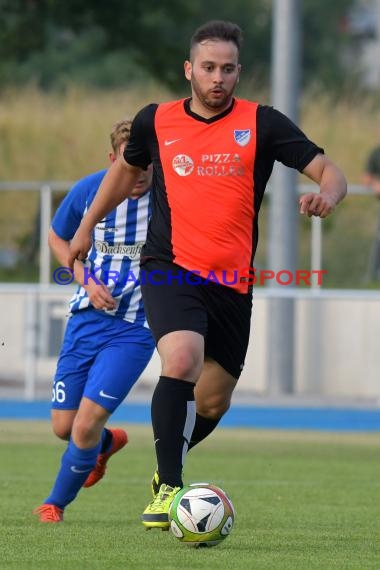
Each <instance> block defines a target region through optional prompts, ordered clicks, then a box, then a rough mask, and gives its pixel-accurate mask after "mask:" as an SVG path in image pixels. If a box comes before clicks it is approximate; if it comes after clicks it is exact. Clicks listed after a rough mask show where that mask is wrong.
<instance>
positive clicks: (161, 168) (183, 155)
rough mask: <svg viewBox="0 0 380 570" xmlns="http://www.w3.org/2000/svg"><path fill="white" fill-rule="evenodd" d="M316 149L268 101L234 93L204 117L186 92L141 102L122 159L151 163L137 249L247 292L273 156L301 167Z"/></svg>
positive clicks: (299, 168)
mask: <svg viewBox="0 0 380 570" xmlns="http://www.w3.org/2000/svg"><path fill="white" fill-rule="evenodd" d="M318 153H323V149H321V148H319V147H318V146H316V145H315V144H314V143H313V142H311V141H310V140H309V139H308V138H307V137H306V136H305V134H304V133H303V132H302V131H301V130H300V129H299V128H298V127H297V126H296V125H295V124H294V123H293V122H292V121H290V120H289V119H288V118H287V117H286V116H285V115H283V114H282V113H280V112H279V111H276V110H275V109H273V108H272V107H269V106H262V105H259V104H258V103H254V102H250V101H245V100H242V99H234V100H233V103H232V105H231V107H230V108H229V109H227V110H226V111H224V112H223V113H221V114H219V115H217V116H216V117H212V118H211V119H204V118H203V117H200V116H199V115H196V114H195V113H193V112H192V111H191V110H190V99H183V100H179V101H173V102H169V103H163V104H160V105H157V104H151V105H148V106H146V107H144V108H143V109H142V110H141V111H140V112H139V113H138V114H137V115H136V117H135V119H134V121H133V124H132V129H131V137H130V141H129V144H128V146H127V148H126V149H125V152H124V158H125V160H126V161H127V162H128V163H129V164H132V165H134V166H139V167H141V168H144V169H146V168H147V166H148V165H149V164H150V163H151V162H152V163H153V196H152V218H151V221H150V224H149V230H148V236H147V242H146V245H145V247H144V250H143V256H144V257H153V258H157V259H162V260H166V261H172V262H174V263H176V264H177V265H179V266H181V267H183V268H184V269H186V270H188V271H193V272H196V273H198V274H199V275H201V276H202V277H205V278H207V277H209V276H210V275H212V276H215V277H216V280H217V282H219V283H223V284H229V286H231V287H233V288H234V289H236V290H238V291H239V292H241V293H246V292H247V290H248V285H247V283H245V282H241V280H240V279H236V278H234V276H235V277H236V275H239V273H240V271H241V270H242V269H244V268H248V267H251V266H252V264H253V257H254V254H255V251H256V247H257V239H258V226H257V221H258V214H259V210H260V205H261V202H262V199H263V195H264V191H265V187H266V184H267V182H268V179H269V177H270V175H271V173H272V169H273V165H274V162H275V160H278V161H280V162H282V163H283V164H285V165H286V166H289V167H291V168H295V169H297V170H299V171H300V172H301V171H302V170H303V169H304V168H305V167H306V166H307V165H308V164H309V162H310V161H311V160H312V159H313V158H314V157H315V156H316V155H317V154H318Z"/></svg>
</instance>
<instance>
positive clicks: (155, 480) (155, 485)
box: [150, 469, 160, 499]
mask: <svg viewBox="0 0 380 570" xmlns="http://www.w3.org/2000/svg"><path fill="white" fill-rule="evenodd" d="M150 488H151V489H152V497H153V499H155V498H156V497H157V495H158V492H159V490H160V476H159V474H158V471H157V469H156V471H155V472H154V475H153V477H152V481H151V482H150Z"/></svg>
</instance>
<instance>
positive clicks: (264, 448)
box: [0, 421, 380, 570]
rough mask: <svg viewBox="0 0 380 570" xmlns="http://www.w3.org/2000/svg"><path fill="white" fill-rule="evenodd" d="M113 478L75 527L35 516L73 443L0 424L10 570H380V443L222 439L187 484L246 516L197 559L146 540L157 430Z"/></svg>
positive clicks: (40, 430)
mask: <svg viewBox="0 0 380 570" xmlns="http://www.w3.org/2000/svg"><path fill="white" fill-rule="evenodd" d="M127 430H128V432H129V435H130V443H129V444H128V446H127V447H126V448H125V449H124V450H123V451H122V452H120V453H119V454H118V455H116V456H115V457H113V458H112V460H111V461H110V464H109V469H108V473H107V475H106V477H105V478H104V479H103V481H101V482H100V483H99V484H98V485H96V486H95V487H92V488H90V489H83V490H82V491H81V492H80V493H79V495H78V497H77V499H76V501H74V502H73V503H72V504H71V505H70V506H69V507H67V509H66V511H65V522H64V523H63V524H57V525H47V524H45V525H43V524H41V523H39V522H38V520H37V519H36V517H34V516H33V515H32V514H31V511H32V509H33V508H34V507H36V506H37V505H39V504H40V503H41V502H42V501H43V499H44V498H45V497H46V496H47V495H48V493H49V491H50V487H51V485H52V483H53V479H54V476H55V473H56V470H57V467H58V464H59V461H60V456H61V453H62V452H63V450H64V447H65V444H64V443H63V442H60V441H58V440H57V439H56V438H54V437H53V435H52V434H51V432H50V426H49V424H48V423H46V422H39V423H38V422H29V421H28V422H18V421H7V422H6V421H2V422H0V513H1V518H0V568H1V569H2V570H3V569H4V570H7V569H13V568H14V569H16V568H17V569H21V570H24V569H36V570H37V569H46V570H52V569H54V568H59V569H60V570H68V569H70V570H71V569H73V570H74V569H75V570H82V569H98V568H99V569H102V570H119V569H120V570H135V569H136V570H137V569H139V570H140V569H141V570H177V569H179V570H182V569H188V570H198V569H199V570H219V569H220V570H229V569H232V570H251V569H252V570H254V569H258V570H266V569H268V570H298V569H299V570H313V569H317V568H318V569H323V570H330V569H339V570H343V569H344V570H346V569H347V570H348V569H357V570H363V569H367V568H373V569H376V570H378V569H379V568H380V469H379V459H380V449H379V448H380V435H379V434H372V435H370V434H356V435H355V434H331V433H330V434H327V433H315V432H314V433H313V432H308V433H307V432H304V433H301V432H279V431H276V432H274V431H260V430H237V429H228V430H227V429H221V428H220V429H219V430H217V431H216V432H215V434H213V435H212V436H210V438H209V439H208V440H207V441H206V442H204V443H203V444H201V445H199V446H198V448H195V449H194V450H193V451H192V452H191V453H190V454H189V456H188V458H187V462H186V467H185V481H186V482H187V483H189V482H195V481H212V482H214V483H216V484H218V485H219V486H221V487H222V488H224V489H225V490H226V491H227V492H228V494H229V495H230V497H231V499H232V501H233V503H234V506H235V509H236V512H237V517H236V521H235V525H234V529H233V531H232V534H231V536H229V537H228V538H227V539H226V540H225V541H224V542H223V543H222V544H221V545H220V546H217V547H216V548H210V549H201V550H195V549H192V548H190V547H187V546H185V545H183V544H181V543H180V542H178V541H177V540H176V539H175V537H174V536H173V535H172V534H171V533H170V532H162V531H156V530H151V531H149V532H147V531H145V530H144V528H143V526H142V525H141V523H140V520H139V517H140V514H141V512H142V510H143V509H144V508H145V506H146V504H147V503H148V502H149V500H150V488H149V482H150V478H151V475H152V473H153V471H154V468H155V458H154V451H153V443H152V437H151V430H150V427H149V426H146V427H145V426H136V425H132V426H127Z"/></svg>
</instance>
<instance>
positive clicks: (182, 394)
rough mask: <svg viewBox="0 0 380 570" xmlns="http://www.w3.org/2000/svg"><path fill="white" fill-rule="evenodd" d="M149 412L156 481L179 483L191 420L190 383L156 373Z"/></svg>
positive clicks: (193, 412)
mask: <svg viewBox="0 0 380 570" xmlns="http://www.w3.org/2000/svg"><path fill="white" fill-rule="evenodd" d="M151 413H152V426H153V434H154V443H155V446H156V455H157V467H158V472H159V474H160V484H161V483H166V484H167V485H170V486H171V487H182V485H183V483H182V465H183V462H184V458H185V456H186V453H187V449H188V444H189V441H190V436H191V434H192V431H193V428H194V423H195V402H194V384H192V383H191V382H186V381H185V380H179V379H177V378H169V377H167V376H160V379H159V381H158V384H157V386H156V388H155V390H154V393H153V397H152V409H151Z"/></svg>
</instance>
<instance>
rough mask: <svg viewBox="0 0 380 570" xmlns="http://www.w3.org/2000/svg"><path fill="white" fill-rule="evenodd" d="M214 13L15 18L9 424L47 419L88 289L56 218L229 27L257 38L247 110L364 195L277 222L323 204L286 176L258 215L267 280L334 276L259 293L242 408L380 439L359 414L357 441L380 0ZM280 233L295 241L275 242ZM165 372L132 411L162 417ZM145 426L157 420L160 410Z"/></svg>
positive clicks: (375, 421) (6, 270) (378, 314)
mask: <svg viewBox="0 0 380 570" xmlns="http://www.w3.org/2000/svg"><path fill="white" fill-rule="evenodd" d="M203 4H204V3H201V2H200V0H199V1H197V0H192V2H191V3H190V2H188V1H187V0H181V1H176V2H174V1H173V0H162V1H161V2H160V3H159V6H158V4H157V3H156V2H154V0H144V1H143V2H137V3H135V4H134V5H131V6H128V8H126V7H125V4H124V3H122V2H120V1H119V0H113V1H112V2H108V3H101V2H92V3H91V5H90V6H89V4H88V3H87V2H84V1H83V2H78V1H77V2H74V1H73V0H67V1H66V2H65V3H61V2H58V1H53V2H49V3H44V2H33V1H29V2H26V1H22V0H17V1H14V2H12V3H8V4H7V3H5V4H2V6H0V16H1V21H2V22H4V26H2V28H1V30H0V40H1V41H0V46H1V47H0V85H1V88H0V156H1V160H0V221H1V227H2V232H1V236H0V281H1V283H0V311H1V315H2V316H1V324H0V400H1V401H2V404H1V405H0V414H3V415H5V416H6V415H7V411H6V410H7V409H8V410H10V409H11V406H13V409H14V410H18V409H19V408H17V405H16V403H17V402H40V401H42V402H43V403H45V408H46V410H47V408H48V406H47V402H48V401H49V397H50V386H51V379H52V375H53V374H54V369H55V362H56V358H57V354H58V350H59V347H60V343H61V340H62V335H63V331H64V326H65V322H66V314H67V301H68V299H69V298H70V295H71V293H72V291H73V290H74V288H73V286H72V285H67V286H59V285H57V284H55V283H54V282H53V279H52V275H53V270H54V268H55V267H56V264H55V262H54V260H52V259H51V257H50V254H49V250H48V248H47V241H46V236H47V231H48V228H49V224H50V220H51V216H52V213H53V212H54V210H55V208H56V207H57V204H58V203H59V201H60V199H62V196H63V195H64V193H65V192H67V191H68V189H69V188H70V184H71V182H72V181H74V180H75V179H77V178H79V177H82V176H83V175H85V174H87V173H89V172H91V171H92V170H98V169H101V168H103V167H104V166H105V165H106V152H107V149H108V146H107V141H108V133H109V130H110V127H111V125H112V124H113V123H114V122H115V121H116V120H118V119H119V118H120V117H122V116H125V115H129V116H132V115H133V114H134V113H135V111H136V110H137V109H139V108H140V107H141V106H142V105H143V104H145V103H148V102H150V101H152V100H156V101H160V100H165V99H168V98H172V97H177V96H182V95H184V94H186V93H187V86H186V85H185V82H184V80H183V78H182V61H183V60H184V59H185V58H186V55H187V42H188V38H189V36H190V34H191V31H192V30H193V29H194V28H195V27H196V26H198V25H199V24H201V23H202V22H203V21H205V20H207V19H213V18H223V19H231V20H233V21H236V22H238V23H239V24H240V25H241V26H242V28H243V30H244V32H245V45H244V49H243V53H242V61H243V66H244V73H243V76H244V81H242V84H241V87H240V91H239V93H238V94H239V95H240V96H244V97H247V98H251V99H256V98H257V99H258V100H260V102H262V103H272V104H275V106H276V107H278V108H280V110H282V111H284V112H285V113H287V114H289V115H290V116H293V117H294V118H296V119H297V122H298V123H299V124H300V125H301V127H302V128H304V129H305V131H306V132H307V133H308V135H309V136H310V137H311V138H313V139H314V140H315V141H316V142H317V143H318V144H320V145H321V146H323V147H324V148H325V150H326V152H327V153H328V154H329V155H330V156H331V157H332V158H333V160H335V161H336V162H337V163H338V164H339V165H340V166H341V167H342V169H343V171H344V172H345V173H346V176H347V178H348V181H349V195H348V197H347V198H346V200H345V202H344V203H343V204H342V205H341V206H340V207H339V208H338V209H337V211H336V212H335V213H334V215H333V216H332V217H331V218H329V219H328V220H326V221H323V222H322V223H321V222H320V220H317V219H315V220H312V221H310V220H302V219H299V216H298V215H294V212H296V209H295V208H294V203H293V204H292V202H291V200H289V201H288V205H285V206H284V205H282V210H281V219H279V218H278V210H277V214H276V200H277V198H278V197H279V196H280V194H281V191H282V190H284V189H283V188H282V185H283V186H284V188H285V187H286V191H287V192H289V194H286V193H285V196H290V197H291V198H292V199H293V198H294V197H296V195H297V194H298V193H300V192H303V191H305V190H306V189H307V188H305V179H300V178H293V179H291V180H290V181H289V180H284V179H281V176H275V177H274V180H273V182H272V184H271V186H270V188H269V191H268V195H267V196H266V198H265V200H264V205H263V210H262V213H261V214H260V215H261V233H260V242H259V248H258V254H257V258H256V263H255V267H257V268H259V269H275V267H276V265H277V270H280V269H282V270H290V271H293V272H294V271H295V270H296V269H300V270H319V269H322V270H326V272H327V273H326V275H325V276H324V278H323V282H322V285H320V284H318V283H317V282H316V280H313V282H312V285H311V286H310V287H294V284H293V286H292V284H291V285H290V286H287V287H285V286H280V287H273V283H268V285H267V286H260V287H256V289H255V293H254V316H253V330H252V335H251V343H250V348H249V351H248V357H247V361H246V367H245V370H244V372H243V375H242V378H241V381H240V382H239V386H238V389H237V390H236V395H235V403H236V404H237V405H240V404H241V405H247V404H249V405H254V406H258V407H260V406H261V407H262V408H265V407H267V406H269V407H271V409H272V411H273V409H274V408H276V410H278V409H279V408H284V409H290V408H292V409H294V408H295V407H297V408H298V409H300V408H302V409H306V410H311V409H313V408H314V409H316V408H318V409H320V410H326V407H328V408H330V409H337V410H340V411H342V410H343V411H344V410H346V411H347V410H357V411H362V412H363V414H364V413H365V412H368V414H371V419H370V420H369V421H368V422H367V423H365V422H364V424H361V423H360V421H359V420H358V419H356V420H355V418H354V416H350V417H349V419H347V422H346V423H345V427H344V429H349V427H350V425H351V427H352V429H355V428H359V429H361V428H360V426H362V425H366V426H367V427H368V426H369V429H379V430H380V414H379V415H377V410H378V408H379V406H380V386H379V359H378V338H379V336H380V287H379V284H380V281H379V279H380V276H379V268H378V267H377V266H376V263H375V261H374V259H375V257H374V251H375V250H376V245H377V240H376V231H377V227H378V218H379V213H380V212H379V203H378V200H376V199H375V198H374V197H373V196H372V195H371V192H370V190H369V189H368V188H365V187H363V186H362V184H361V175H362V171H363V168H364V164H365V159H366V157H367V155H368V153H369V151H370V150H371V149H372V147H373V146H375V145H376V144H380V103H379V99H378V90H379V87H380V0H367V1H357V0H337V1H336V2H335V3H334V4H333V5H327V4H330V3H321V2H319V1H317V0H304V1H303V2H298V1H296V0H290V1H288V0H283V1H281V0H278V1H277V2H276V1H273V2H270V1H268V0H239V1H236V2H235V3H234V6H231V5H230V4H231V3H228V2H227V1H222V0H218V2H214V1H212V0H210V1H209V2H207V6H204V5H203ZM74 5H75V10H73V7H74ZM115 14H117V17H115ZM286 23H288V25H286ZM27 31H28V33H26V32H27ZM30 31H32V33H30ZM298 32H299V33H298ZM281 38H282V40H283V42H285V43H279V41H280V39H281ZM152 45H154V46H155V49H154V50H152ZM281 54H282V55H283V56H286V55H288V60H286V59H285V60H281V57H280V56H281ZM289 57H290V59H289ZM279 58H280V59H279ZM284 61H285V64H284ZM298 62H299V65H298ZM284 65H285V66H284ZM276 66H277V71H276ZM278 69H279V70H280V71H278ZM289 78H290V79H292V82H291V84H290V85H289ZM289 101H290V102H289ZM289 182H290V186H289ZM277 207H278V204H277ZM292 208H293V210H292ZM276 216H277V218H276ZM278 224H280V225H281V232H282V233H281V232H280V235H278V232H277V233H276V232H274V231H273V230H274V226H275V225H278ZM276 240H277V241H276ZM293 243H294V247H293V246H292V244H293ZM282 247H283V249H281V248H282ZM279 315H280V316H279ZM158 373H159V362H158V358H157V355H155V357H154V358H153V360H152V362H151V364H150V365H149V366H148V368H147V369H146V371H145V372H144V374H143V376H142V378H141V379H140V381H139V382H138V384H137V385H136V387H135V388H134V390H133V393H132V395H131V402H135V403H136V404H140V403H146V402H149V399H150V395H151V391H152V388H153V386H154V383H155V382H156V379H157V376H158ZM139 409H140V408H139ZM23 410H25V409H24V408H23ZM140 412H141V416H140V417H141V418H142V419H143V420H144V421H145V420H146V421H149V418H147V417H146V416H145V415H144V414H145V408H144V409H142V408H141V409H140ZM15 413H21V414H22V413H25V411H21V412H17V411H16V412H15ZM276 413H277V412H276ZM276 413H274V414H272V416H271V417H272V418H275V417H277V418H278V417H279V416H278V413H277V416H276ZM231 417H232V416H231ZM306 417H307V413H306V414H305V416H304V418H306ZM366 417H367V418H369V416H366ZM361 418H362V420H363V418H364V415H362V416H361ZM236 421H238V420H236ZM268 421H269V420H268ZM273 421H275V420H274V419H273ZM300 421H301V420H300ZM321 421H322V420H321ZM363 421H364V420H363ZM305 422H306V423H305ZM350 422H352V423H351V424H350ZM355 422H356V423H355ZM306 424H307V421H306V419H305V420H304V424H302V423H301V425H300V426H298V427H302V426H303V425H306ZM253 425H254V424H253ZM283 425H286V421H285V420H284V423H283ZM321 425H322V424H321ZM269 427H270V425H269ZM276 427H278V426H276ZM280 427H281V426H280ZM330 427H331V426H330ZM332 427H334V426H333V425H332Z"/></svg>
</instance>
